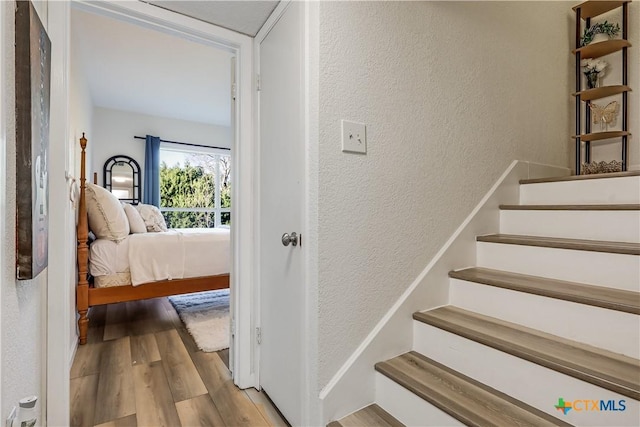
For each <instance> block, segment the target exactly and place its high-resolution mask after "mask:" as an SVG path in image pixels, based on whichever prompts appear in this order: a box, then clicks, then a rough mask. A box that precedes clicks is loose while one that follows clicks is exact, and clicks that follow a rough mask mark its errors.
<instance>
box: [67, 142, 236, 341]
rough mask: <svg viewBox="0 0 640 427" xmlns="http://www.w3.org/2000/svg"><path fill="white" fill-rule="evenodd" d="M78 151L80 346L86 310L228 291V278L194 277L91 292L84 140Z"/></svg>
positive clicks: (87, 325)
mask: <svg viewBox="0 0 640 427" xmlns="http://www.w3.org/2000/svg"><path fill="white" fill-rule="evenodd" d="M80 147H81V149H82V154H81V160H80V202H79V209H78V226H77V238H78V286H77V288H76V305H77V308H78V315H79V319H78V329H79V332H80V337H79V341H80V344H85V343H86V342H87V329H88V327H89V319H88V317H87V314H88V312H89V307H93V306H94V305H103V304H111V303H118V302H125V301H136V300H141V299H147V298H157V297H166V296H169V295H179V294H188V293H191V292H201V291H211V290H216V289H225V288H228V287H229V274H220V275H216V276H205V277H194V278H189V279H175V280H162V281H159V282H152V283H144V284H142V285H139V286H132V285H127V286H114V287H108V288H95V287H92V286H90V285H89V282H88V280H87V279H88V272H89V245H88V239H89V222H88V218H87V205H86V198H85V188H84V187H85V182H86V147H87V139H86V138H85V137H84V133H83V134H82V138H80Z"/></svg>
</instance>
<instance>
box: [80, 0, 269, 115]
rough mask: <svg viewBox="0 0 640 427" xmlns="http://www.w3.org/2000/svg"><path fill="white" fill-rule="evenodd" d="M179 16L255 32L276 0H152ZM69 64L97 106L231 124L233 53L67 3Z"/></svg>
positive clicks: (248, 32)
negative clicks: (76, 7)
mask: <svg viewBox="0 0 640 427" xmlns="http://www.w3.org/2000/svg"><path fill="white" fill-rule="evenodd" d="M151 3H153V4H154V5H157V6H159V7H163V8H165V9H169V10H173V11H175V12H178V13H181V14H183V15H187V16H191V17H194V18H197V19H200V20H202V21H206V22H210V23H213V24H215V25H218V26H221V27H225V28H228V29H231V30H234V31H237V32H241V33H244V34H248V35H252V36H253V35H255V34H256V33H257V32H258V30H259V29H260V28H261V27H262V25H263V24H264V22H265V21H266V19H267V18H268V17H269V15H270V14H271V12H272V11H273V9H274V8H275V7H276V5H277V4H278V2H276V1H154V2H151ZM71 31H72V34H71V40H72V41H71V43H72V61H73V65H72V66H73V67H79V68H80V70H81V74H82V75H83V76H84V77H85V78H86V80H87V85H88V89H89V92H90V94H91V98H92V102H93V104H94V105H95V106H97V107H104V108H111V109H115V110H122V111H131V112H136V113H142V114H149V115H154V116H160V117H170V118H176V119H181V120H188V121H194V122H200V123H207V124H214V125H221V126H230V124H231V115H230V110H231V99H230V85H231V65H230V64H231V57H232V55H231V53H229V52H227V51H224V50H221V49H217V48H215V47H212V46H209V45H204V44H200V43H197V42H194V41H191V40H187V39H183V38H180V37H176V36H172V35H170V34H167V33H165V32H159V31H155V30H153V29H151V28H146V27H141V26H137V25H134V24H131V23H128V22H124V21H120V20H116V19H113V18H109V17H105V16H101V15H96V14H92V13H88V12H84V11H82V10H78V9H75V8H72V12H71Z"/></svg>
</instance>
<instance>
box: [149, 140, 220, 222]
mask: <svg viewBox="0 0 640 427" xmlns="http://www.w3.org/2000/svg"><path fill="white" fill-rule="evenodd" d="M161 154H162V151H161ZM183 154H184V155H183V159H184V160H183V165H182V164H181V163H180V162H177V163H175V162H174V164H173V165H171V166H169V165H167V163H166V162H165V161H164V160H163V161H162V163H161V166H160V204H161V206H160V210H161V211H162V212H163V214H164V216H165V219H166V221H167V225H168V226H169V227H170V228H211V227H216V226H218V227H219V226H228V225H229V224H230V222H231V167H230V166H231V162H230V158H229V157H228V156H222V155H217V154H208V153H183ZM175 156H176V154H175V152H173V156H172V157H175Z"/></svg>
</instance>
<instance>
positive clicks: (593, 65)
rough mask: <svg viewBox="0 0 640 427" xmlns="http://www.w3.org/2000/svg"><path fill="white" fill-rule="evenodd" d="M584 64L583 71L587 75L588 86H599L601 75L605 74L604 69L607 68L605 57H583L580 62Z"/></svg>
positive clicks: (590, 87) (591, 87)
mask: <svg viewBox="0 0 640 427" xmlns="http://www.w3.org/2000/svg"><path fill="white" fill-rule="evenodd" d="M580 65H581V66H582V72H583V73H584V75H585V76H586V77H587V87H588V88H589V89H595V88H597V87H598V84H599V81H600V77H601V76H602V75H603V74H604V69H605V68H607V62H606V61H604V60H603V59H591V58H588V59H583V60H582V61H581V63H580Z"/></svg>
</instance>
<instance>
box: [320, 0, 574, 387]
mask: <svg viewBox="0 0 640 427" xmlns="http://www.w3.org/2000/svg"><path fill="white" fill-rule="evenodd" d="M571 5H572V4H571V3H565V2H495V3H493V2H321V3H320V6H319V7H320V12H319V16H320V18H319V20H320V22H319V51H320V54H319V94H320V95H319V105H320V107H319V108H320V112H319V121H320V126H319V196H318V206H319V212H318V218H319V220H318V235H319V241H318V253H319V255H318V275H319V281H318V316H319V332H318V333H319V345H318V346H319V367H318V369H319V379H318V382H319V384H318V385H319V387H320V388H322V387H323V386H324V385H326V383H327V382H328V381H329V379H330V378H331V377H332V376H333V375H334V374H335V373H336V371H337V370H338V369H339V367H340V366H341V365H342V364H343V363H344V362H345V360H346V359H347V357H348V356H349V355H350V354H351V353H352V352H353V351H354V350H355V348H356V347H357V346H358V345H359V344H360V342H361V341H362V340H363V339H364V338H365V336H366V334H367V333H368V332H369V331H370V330H371V329H372V328H373V327H374V325H375V324H376V323H377V322H378V321H379V320H380V318H381V317H382V316H383V315H384V314H385V313H386V311H387V310H388V309H389V308H390V307H391V305H392V304H393V303H394V301H396V300H397V298H398V297H399V296H400V295H401V293H402V292H403V291H404V290H405V289H406V288H407V286H408V285H409V284H410V283H411V282H412V281H413V280H414V279H415V277H416V276H417V275H418V274H419V272H420V271H421V270H422V269H423V268H424V267H425V266H426V265H427V263H428V262H429V260H430V259H431V258H432V257H433V256H434V255H435V254H436V252H437V251H438V250H439V248H440V247H441V246H442V245H443V244H444V242H445V241H446V239H447V238H448V237H449V236H450V235H451V234H452V233H453V231H454V230H455V229H456V228H457V227H458V226H459V225H460V223H461V222H462V220H463V219H464V218H465V217H466V216H467V215H468V214H469V212H470V211H471V209H472V208H473V207H474V206H475V205H476V204H477V203H478V201H479V200H480V198H481V197H482V195H484V194H485V193H486V191H487V190H488V189H489V188H490V187H491V185H492V184H493V183H494V182H495V181H496V179H497V178H498V177H499V175H500V173H502V172H503V171H504V170H505V168H506V167H507V166H508V165H509V163H510V162H511V161H512V160H514V159H520V160H529V161H535V162H541V163H548V164H554V165H560V166H567V165H568V164H569V147H568V142H567V141H568V135H569V132H570V120H571V118H570V113H571V99H570V98H569V97H568V96H567V94H568V93H569V91H570V90H571V86H572V80H571V79H570V77H571V70H572V68H571V57H570V55H569V54H568V49H569V47H570V46H571V45H570V43H571V35H572V32H571V28H572V27H571V21H570V18H571V14H570V7H571ZM341 119H349V120H354V121H359V122H364V123H367V140H368V154H367V155H365V156H363V155H354V154H345V153H341V151H340V150H341V143H340V120H341Z"/></svg>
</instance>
